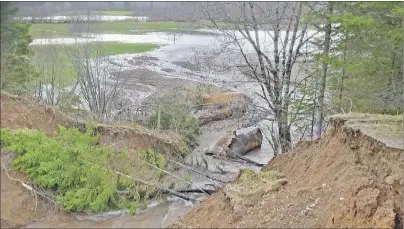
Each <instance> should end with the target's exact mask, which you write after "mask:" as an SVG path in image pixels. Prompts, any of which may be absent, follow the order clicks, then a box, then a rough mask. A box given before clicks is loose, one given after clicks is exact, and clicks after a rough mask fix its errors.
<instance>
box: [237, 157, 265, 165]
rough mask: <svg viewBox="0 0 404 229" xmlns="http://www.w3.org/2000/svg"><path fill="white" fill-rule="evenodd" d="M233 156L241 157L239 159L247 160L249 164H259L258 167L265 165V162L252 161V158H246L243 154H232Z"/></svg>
mask: <svg viewBox="0 0 404 229" xmlns="http://www.w3.org/2000/svg"><path fill="white" fill-rule="evenodd" d="M233 157H235V158H238V159H241V160H243V161H246V162H248V163H250V164H253V165H255V166H259V167H263V166H265V164H261V163H258V162H256V161H253V160H251V159H248V158H246V157H244V156H241V155H235V156H233Z"/></svg>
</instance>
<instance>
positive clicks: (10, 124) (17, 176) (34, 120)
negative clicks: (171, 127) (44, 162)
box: [0, 91, 188, 228]
mask: <svg viewBox="0 0 404 229" xmlns="http://www.w3.org/2000/svg"><path fill="white" fill-rule="evenodd" d="M0 102H1V103H0V104H1V120H0V121H1V122H0V124H1V125H0V126H1V128H8V129H20V128H27V129H37V130H42V131H44V132H46V133H47V134H53V133H54V132H55V131H57V130H58V126H59V125H62V126H67V127H69V126H75V127H79V128H82V127H84V126H85V124H84V123H82V122H78V121H75V120H74V119H72V118H71V117H68V116H66V115H65V114H63V113H62V112H60V111H59V110H58V109H57V108H55V107H49V106H45V105H42V104H38V103H35V102H33V101H30V100H28V99H25V98H22V97H18V96H15V95H11V94H9V93H7V92H3V91H2V92H1V100H0ZM95 130H96V132H97V133H98V134H99V143H100V144H102V145H108V146H113V147H114V148H115V149H116V150H118V151H119V150H122V149H123V148H124V147H128V149H129V152H130V155H131V156H133V157H130V158H136V155H135V154H136V152H137V151H136V149H138V148H143V149H148V148H153V149H155V150H157V151H158V152H160V153H164V154H165V155H167V156H177V155H178V154H184V153H186V151H187V150H188V148H187V146H186V145H185V142H183V141H182V140H181V139H180V138H179V137H178V136H177V135H176V134H170V135H169V134H164V133H160V134H156V133H155V132H153V131H152V130H149V129H147V128H145V127H142V126H140V125H131V126H116V125H104V124H97V125H96V128H95ZM12 156H13V155H12V153H11V152H4V151H1V162H2V165H1V227H2V228H4V227H9V228H16V227H22V226H24V225H27V224H31V223H33V222H35V221H37V220H39V219H41V218H42V217H44V216H49V215H50V213H57V212H58V211H57V210H58V208H57V207H56V205H55V204H52V203H48V201H44V200H43V199H42V198H41V197H40V196H38V199H36V198H35V196H34V193H33V192H30V191H29V190H28V189H27V188H26V187H24V186H23V185H22V183H21V182H25V183H27V184H29V178H28V176H27V175H25V174H22V173H20V172H18V171H12V169H11V168H10V166H9V164H10V163H11V161H12ZM3 164H4V166H3ZM6 170H7V172H8V175H7V172H6Z"/></svg>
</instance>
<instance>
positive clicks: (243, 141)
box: [205, 127, 265, 167]
mask: <svg viewBox="0 0 404 229" xmlns="http://www.w3.org/2000/svg"><path fill="white" fill-rule="evenodd" d="M261 144H262V132H261V130H260V129H259V128H258V127H248V128H243V129H238V130H236V131H234V132H233V133H232V134H229V135H226V136H224V137H222V138H221V139H220V140H219V141H217V142H216V143H215V144H214V145H212V146H211V147H210V148H209V149H208V150H206V152H205V154H207V155H217V156H227V157H230V158H235V159H239V160H242V161H246V162H247V163H250V164H253V165H255V166H260V167H262V166H264V165H265V164H261V163H259V162H256V161H253V160H251V159H248V158H247V157H244V155H246V154H247V153H248V152H250V151H252V150H254V149H256V148H258V147H261Z"/></svg>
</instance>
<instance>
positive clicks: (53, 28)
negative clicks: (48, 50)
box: [29, 23, 72, 39]
mask: <svg viewBox="0 0 404 229" xmlns="http://www.w3.org/2000/svg"><path fill="white" fill-rule="evenodd" d="M29 34H30V35H31V37H32V39H37V38H51V37H68V36H71V35H72V33H71V32H70V30H69V24H52V23H49V24H32V25H31V26H30V28H29Z"/></svg>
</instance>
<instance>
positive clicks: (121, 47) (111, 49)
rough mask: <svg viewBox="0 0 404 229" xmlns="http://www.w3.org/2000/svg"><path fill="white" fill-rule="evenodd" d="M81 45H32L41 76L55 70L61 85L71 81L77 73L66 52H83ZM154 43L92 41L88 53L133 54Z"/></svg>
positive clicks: (145, 50)
mask: <svg viewBox="0 0 404 229" xmlns="http://www.w3.org/2000/svg"><path fill="white" fill-rule="evenodd" d="M81 46H83V45H81V44H79V45H78V46H75V45H34V46H31V50H32V51H33V53H34V57H33V58H34V61H35V62H36V63H37V65H38V68H44V69H45V73H43V74H42V76H43V77H44V78H45V79H46V78H50V77H48V76H47V73H46V72H48V73H49V74H51V72H52V71H57V72H58V74H57V82H61V86H66V85H68V84H70V83H72V82H73V81H74V80H75V79H76V78H77V74H76V72H75V70H74V67H73V65H72V60H71V59H70V58H69V55H68V53H70V54H71V53H75V52H74V50H80V52H83V50H84V49H83V48H84V47H81ZM158 47H159V45H156V44H148V43H144V44H127V43H118V42H94V43H91V44H90V46H89V53H90V56H91V57H96V56H97V54H98V55H101V56H107V55H118V54H135V53H142V52H148V51H151V50H153V49H156V48H158Z"/></svg>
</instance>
